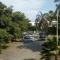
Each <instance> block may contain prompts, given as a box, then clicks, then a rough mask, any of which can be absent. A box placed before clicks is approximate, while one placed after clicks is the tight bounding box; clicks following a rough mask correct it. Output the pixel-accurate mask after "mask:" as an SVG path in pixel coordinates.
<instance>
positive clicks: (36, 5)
mask: <svg viewBox="0 0 60 60" xmlns="http://www.w3.org/2000/svg"><path fill="white" fill-rule="evenodd" d="M0 2H2V3H4V4H5V5H7V6H8V7H9V6H13V10H14V11H21V12H23V13H25V15H26V17H27V18H29V19H30V20H31V21H35V19H36V15H37V14H38V12H39V11H41V12H42V13H46V12H48V11H49V10H53V11H54V10H55V3H54V0H0Z"/></svg>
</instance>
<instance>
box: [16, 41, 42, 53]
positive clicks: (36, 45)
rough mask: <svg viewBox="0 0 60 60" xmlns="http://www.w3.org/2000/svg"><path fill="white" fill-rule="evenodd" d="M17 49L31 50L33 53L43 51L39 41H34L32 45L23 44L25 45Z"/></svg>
mask: <svg viewBox="0 0 60 60" xmlns="http://www.w3.org/2000/svg"><path fill="white" fill-rule="evenodd" d="M17 48H20V49H21V48H25V49H30V50H32V51H33V52H37V51H41V44H40V43H39V41H34V42H30V43H23V45H20V46H17Z"/></svg>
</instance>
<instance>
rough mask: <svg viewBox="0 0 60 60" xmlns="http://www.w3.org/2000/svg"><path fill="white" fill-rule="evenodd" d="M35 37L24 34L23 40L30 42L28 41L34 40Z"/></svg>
mask: <svg viewBox="0 0 60 60" xmlns="http://www.w3.org/2000/svg"><path fill="white" fill-rule="evenodd" d="M33 40H34V37H32V36H24V38H23V41H24V42H26V43H28V42H33Z"/></svg>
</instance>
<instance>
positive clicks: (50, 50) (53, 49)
mask: <svg viewBox="0 0 60 60" xmlns="http://www.w3.org/2000/svg"><path fill="white" fill-rule="evenodd" d="M42 46H43V48H42V52H41V53H42V59H43V58H45V59H48V60H49V58H51V57H52V56H56V55H57V50H59V48H58V47H57V43H56V37H53V39H52V40H51V39H49V38H48V39H47V41H46V42H45V43H44V44H43V45H42Z"/></svg>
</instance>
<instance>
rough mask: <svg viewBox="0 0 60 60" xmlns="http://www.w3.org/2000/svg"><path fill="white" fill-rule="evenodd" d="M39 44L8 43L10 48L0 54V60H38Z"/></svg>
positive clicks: (39, 56)
mask: <svg viewBox="0 0 60 60" xmlns="http://www.w3.org/2000/svg"><path fill="white" fill-rule="evenodd" d="M40 45H41V43H39V42H32V43H22V42H14V43H10V47H9V48H7V49H6V50H4V51H3V53H2V54H0V60H40V58H41V55H40V50H41V47H40Z"/></svg>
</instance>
